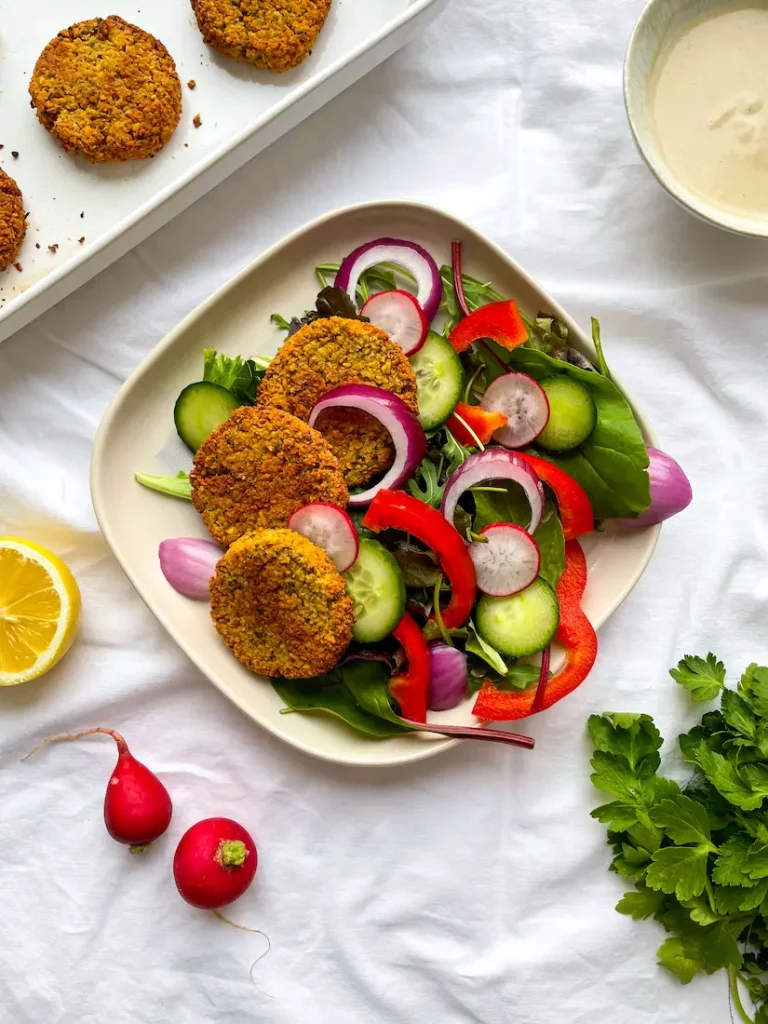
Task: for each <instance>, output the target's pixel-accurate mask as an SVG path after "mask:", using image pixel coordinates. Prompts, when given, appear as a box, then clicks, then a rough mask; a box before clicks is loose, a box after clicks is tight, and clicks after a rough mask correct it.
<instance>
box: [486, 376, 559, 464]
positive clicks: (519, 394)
mask: <svg viewBox="0 0 768 1024" xmlns="http://www.w3.org/2000/svg"><path fill="white" fill-rule="evenodd" d="M480 408H481V409H485V411H486V412H500V413H502V415H504V416H506V417H507V422H506V423H505V424H504V426H503V427H499V429H498V430H497V431H496V433H495V434H494V435H493V438H494V440H495V441H498V442H499V444H503V445H504V447H505V448H522V447H523V445H526V444H530V443H531V441H535V440H536V438H537V437H538V436H539V434H540V433H541V432H542V430H543V429H544V427H546V425H547V423H548V422H549V400H548V399H547V396H546V395H545V394H544V390H543V388H541V387H539V385H538V383H537V382H536V381H535V380H534V379H533V377H529V376H528V374H527V373H505V374H504V375H503V376H501V377H497V378H496V380H494V381H492V382H491V383H490V384H489V385H488V387H487V388H486V390H485V394H484V395H483V398H482V401H481V402H480Z"/></svg>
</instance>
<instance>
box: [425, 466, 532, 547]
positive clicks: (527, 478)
mask: <svg viewBox="0 0 768 1024" xmlns="http://www.w3.org/2000/svg"><path fill="white" fill-rule="evenodd" d="M489 480H512V481H514V483H517V484H520V486H521V487H522V488H523V490H524V491H525V496H526V498H527V499H528V501H529V503H530V506H531V522H530V525H529V526H528V532H529V533H535V532H536V527H537V526H538V525H539V523H540V522H541V517H542V514H543V512H544V488H543V487H542V486H541V481H540V480H539V478H538V477H537V476H536V474H535V472H534V471H533V470H532V469H531V467H530V466H529V465H528V463H527V462H524V461H523V459H521V458H520V457H519V456H517V455H515V454H514V452H505V451H504V450H503V449H501V448H489V449H488V450H487V451H484V452H477V453H476V454H475V455H470V457H469V458H468V459H467V461H466V462H464V463H463V464H462V465H461V466H459V468H458V469H457V470H456V472H455V473H453V474H452V475H451V476H450V477H449V478H448V482H447V484H446V485H445V492H444V494H443V503H442V505H441V506H440V511H441V512H442V513H443V515H444V516H445V518H446V519H447V520H448V522H449V523H451V524H452V523H453V517H454V514H455V512H456V506H457V505H458V503H459V498H460V497H461V496H462V494H463V493H464V492H465V491H467V490H469V488H470V487H476V486H477V484H482V483H485V482H486V481H489Z"/></svg>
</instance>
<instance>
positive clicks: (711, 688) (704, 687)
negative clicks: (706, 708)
mask: <svg viewBox="0 0 768 1024" xmlns="http://www.w3.org/2000/svg"><path fill="white" fill-rule="evenodd" d="M669 674H670V675H671V676H672V678H673V679H674V680H675V682H676V683H679V684H680V685H681V686H684V687H685V688H686V690H689V691H690V693H691V696H692V697H693V699H694V700H697V701H702V702H703V701H707V700H714V699H715V697H717V695H718V694H719V693H720V691H721V690H722V689H723V687H724V686H725V667H724V665H723V663H722V662H721V661H718V660H717V658H716V657H715V656H714V654H712V653H710V654H708V655H707V658H706V661H705V660H704V659H703V658H697V657H691V655H686V656H685V657H684V658H683V659H682V661H680V662H679V663H678V666H677V668H672V669H670V670H669Z"/></svg>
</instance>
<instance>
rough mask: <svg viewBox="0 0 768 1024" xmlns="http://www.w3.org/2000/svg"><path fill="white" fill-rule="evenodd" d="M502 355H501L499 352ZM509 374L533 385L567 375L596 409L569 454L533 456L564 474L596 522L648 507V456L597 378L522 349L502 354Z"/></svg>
mask: <svg viewBox="0 0 768 1024" xmlns="http://www.w3.org/2000/svg"><path fill="white" fill-rule="evenodd" d="M501 351H504V350H501ZM506 355H507V358H508V361H509V364H510V369H512V370H521V371H522V372H523V373H527V374H528V375H529V376H530V377H533V378H534V379H535V380H543V379H544V378H545V377H551V376H554V375H565V376H567V377H571V378H572V379H573V380H575V381H577V382H578V383H579V384H581V385H583V387H585V388H586V389H587V390H588V391H589V393H590V395H591V396H592V400H593V401H594V403H595V409H596V411H597V422H596V423H595V428H594V430H593V431H592V433H591V434H590V436H589V437H588V438H587V440H586V441H585V442H584V443H583V444H582V445H580V446H579V448H577V449H575V450H574V451H572V452H563V453H562V454H560V455H555V454H554V453H552V452H548V451H545V450H543V449H542V450H541V451H540V450H538V449H537V448H535V447H534V451H535V454H537V455H539V456H541V457H542V458H546V459H548V460H549V461H550V462H553V463H554V464H555V465H557V466H559V467H560V468H561V469H564V470H565V471H566V473H569V474H570V475H571V476H572V477H575V479H576V480H577V481H578V482H579V483H580V484H581V486H582V487H583V488H584V490H585V491H586V492H587V495H588V496H589V499H590V502H591V503H592V508H593V510H594V513H595V518H596V519H611V518H614V517H618V518H627V517H632V516H636V515H638V514H640V513H641V512H644V511H645V510H646V509H647V508H648V506H649V504H650V500H651V498H650V489H649V486H650V485H649V478H648V473H647V472H646V470H647V467H648V461H649V460H648V451H647V449H646V446H645V441H644V440H643V435H642V432H641V430H640V427H639V426H638V424H637V421H636V419H635V417H634V414H633V412H632V410H631V408H630V407H629V403H628V402H627V400H626V399H625V398H624V396H623V395H622V393H621V392H620V391H619V389H618V388H617V387H616V385H615V384H614V383H613V382H612V381H611V380H610V379H609V378H608V377H604V376H603V375H602V374H600V373H595V372H594V371H590V370H583V369H581V368H580V367H578V366H572V365H571V364H570V363H566V362H564V361H563V360H560V359H552V358H551V357H550V356H548V355H546V354H545V353H544V352H539V351H537V350H535V349H531V348H527V347H525V346H521V347H520V348H516V349H514V350H513V351H512V352H508V353H506Z"/></svg>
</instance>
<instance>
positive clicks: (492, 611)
mask: <svg viewBox="0 0 768 1024" xmlns="http://www.w3.org/2000/svg"><path fill="white" fill-rule="evenodd" d="M559 622H560V603H559V601H558V600H557V595H556V594H555V592H554V590H553V589H552V587H550V585H549V584H548V583H547V582H546V581H545V580H543V579H542V578H541V576H539V578H538V579H536V580H534V581H533V583H532V584H531V585H530V587H526V588H525V590H521V591H520V592H519V593H517V594H512V595H511V596H510V597H489V596H488V595H486V596H485V597H482V598H480V601H479V602H478V605H477V608H476V610H475V623H476V624H477V631H478V633H479V634H480V636H481V637H482V638H483V640H485V641H487V642H488V643H489V644H491V646H492V647H495V648H496V650H497V651H499V653H500V654H506V655H507V656H508V657H510V658H525V657H527V655H529V654H535V653H536V652H537V651H543V650H544V648H545V647H548V646H549V644H550V643H551V641H552V637H553V636H554V635H555V633H556V631H557V627H558V624H559Z"/></svg>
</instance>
